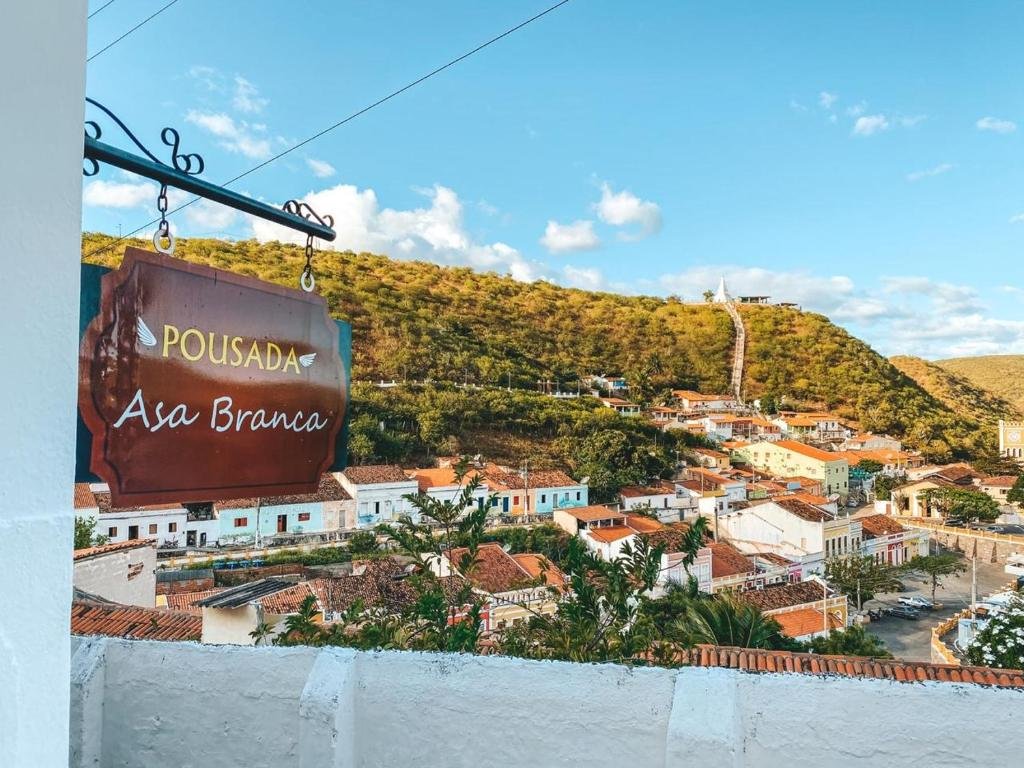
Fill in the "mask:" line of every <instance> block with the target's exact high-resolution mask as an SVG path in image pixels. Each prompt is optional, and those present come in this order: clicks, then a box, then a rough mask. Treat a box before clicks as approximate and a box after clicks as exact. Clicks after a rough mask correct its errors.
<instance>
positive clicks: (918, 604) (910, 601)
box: [896, 595, 935, 611]
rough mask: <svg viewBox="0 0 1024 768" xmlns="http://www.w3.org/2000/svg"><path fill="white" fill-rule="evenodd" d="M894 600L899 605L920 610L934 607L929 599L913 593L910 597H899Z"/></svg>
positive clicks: (928, 609)
mask: <svg viewBox="0 0 1024 768" xmlns="http://www.w3.org/2000/svg"><path fill="white" fill-rule="evenodd" d="M896 602H898V603H899V604H900V605H905V606H907V607H908V608H917V609H918V610H922V611H930V610H932V609H933V608H934V607H935V605H934V604H933V603H932V601H931V600H928V599H926V598H923V597H918V596H917V595H913V596H911V597H900V598H897V600H896Z"/></svg>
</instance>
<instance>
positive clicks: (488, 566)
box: [448, 544, 531, 594]
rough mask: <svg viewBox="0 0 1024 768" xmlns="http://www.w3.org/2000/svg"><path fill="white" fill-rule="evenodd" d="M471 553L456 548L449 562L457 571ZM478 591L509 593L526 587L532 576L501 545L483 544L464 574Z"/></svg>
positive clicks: (461, 548)
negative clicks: (462, 561)
mask: <svg viewBox="0 0 1024 768" xmlns="http://www.w3.org/2000/svg"><path fill="white" fill-rule="evenodd" d="M468 552H469V550H468V549H466V548H465V547H456V548H455V549H453V550H452V551H451V552H450V553H449V558H448V559H449V561H450V562H451V564H452V567H453V568H455V570H457V571H460V572H461V571H462V569H461V568H460V562H461V560H462V559H463V558H464V557H465V556H466V554H467V553H468ZM462 575H463V576H465V577H466V578H467V579H469V582H470V583H471V584H472V585H473V586H474V587H476V588H477V589H482V590H484V591H485V592H489V593H491V594H497V593H499V592H508V591H510V590H513V589H516V588H518V587H521V586H524V585H525V584H526V583H527V582H529V581H530V580H531V576H530V574H529V573H528V572H527V571H526V569H524V568H523V567H522V566H521V565H520V564H519V563H518V562H516V560H515V559H513V558H512V556H511V555H509V553H508V552H506V551H505V550H504V549H502V548H501V545H499V544H481V545H480V546H479V548H478V549H477V551H476V559H475V560H474V561H473V563H472V565H470V566H469V568H467V569H465V572H464V573H462Z"/></svg>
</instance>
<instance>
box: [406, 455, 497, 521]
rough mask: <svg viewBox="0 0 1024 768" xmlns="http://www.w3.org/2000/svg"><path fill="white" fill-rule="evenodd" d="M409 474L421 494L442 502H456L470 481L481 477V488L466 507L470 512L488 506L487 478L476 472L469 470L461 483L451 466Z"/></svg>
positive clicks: (413, 471)
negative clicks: (475, 508) (474, 508)
mask: <svg viewBox="0 0 1024 768" xmlns="http://www.w3.org/2000/svg"><path fill="white" fill-rule="evenodd" d="M409 474H410V475H411V477H412V479H413V480H415V482H416V484H417V488H418V491H419V493H422V494H425V495H426V496H429V497H431V498H432V499H436V500H437V501H441V502H448V501H454V500H455V499H456V498H458V496H459V494H461V493H462V492H463V490H464V489H465V487H466V486H467V485H469V483H470V481H471V480H472V479H473V478H475V477H477V476H479V477H480V480H481V483H480V486H479V487H478V488H477V489H476V491H475V492H474V493H473V500H472V502H471V503H470V504H469V506H467V507H466V510H467V511H469V510H470V509H472V508H473V507H477V508H478V509H482V508H483V507H484V505H486V504H487V497H488V495H489V493H490V492H489V490H488V488H487V484H486V482H484V480H485V478H484V477H483V475H481V474H480V473H479V472H477V471H476V470H473V469H471V470H469V471H468V472H467V473H466V475H465V477H463V478H462V480H461V482H460V481H459V478H457V477H456V476H455V469H454V468H453V467H451V466H446V467H437V468H433V469H413V470H409Z"/></svg>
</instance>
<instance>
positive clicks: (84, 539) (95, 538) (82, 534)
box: [75, 517, 110, 549]
mask: <svg viewBox="0 0 1024 768" xmlns="http://www.w3.org/2000/svg"><path fill="white" fill-rule="evenodd" d="M108 541H110V539H108V538H107V537H106V536H103V535H101V534H98V533H96V518H94V517H76V518H75V549H86V548H87V547H98V546H101V545H103V544H106V543H107V542H108Z"/></svg>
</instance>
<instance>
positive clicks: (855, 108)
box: [846, 101, 868, 117]
mask: <svg viewBox="0 0 1024 768" xmlns="http://www.w3.org/2000/svg"><path fill="white" fill-rule="evenodd" d="M867 110H868V103H867V102H866V101H861V102H859V103H857V104H854V105H852V106H849V107H847V108H846V114H848V115H849V116H850V117H860V116H861V115H863V114H864V113H865V112H867Z"/></svg>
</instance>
